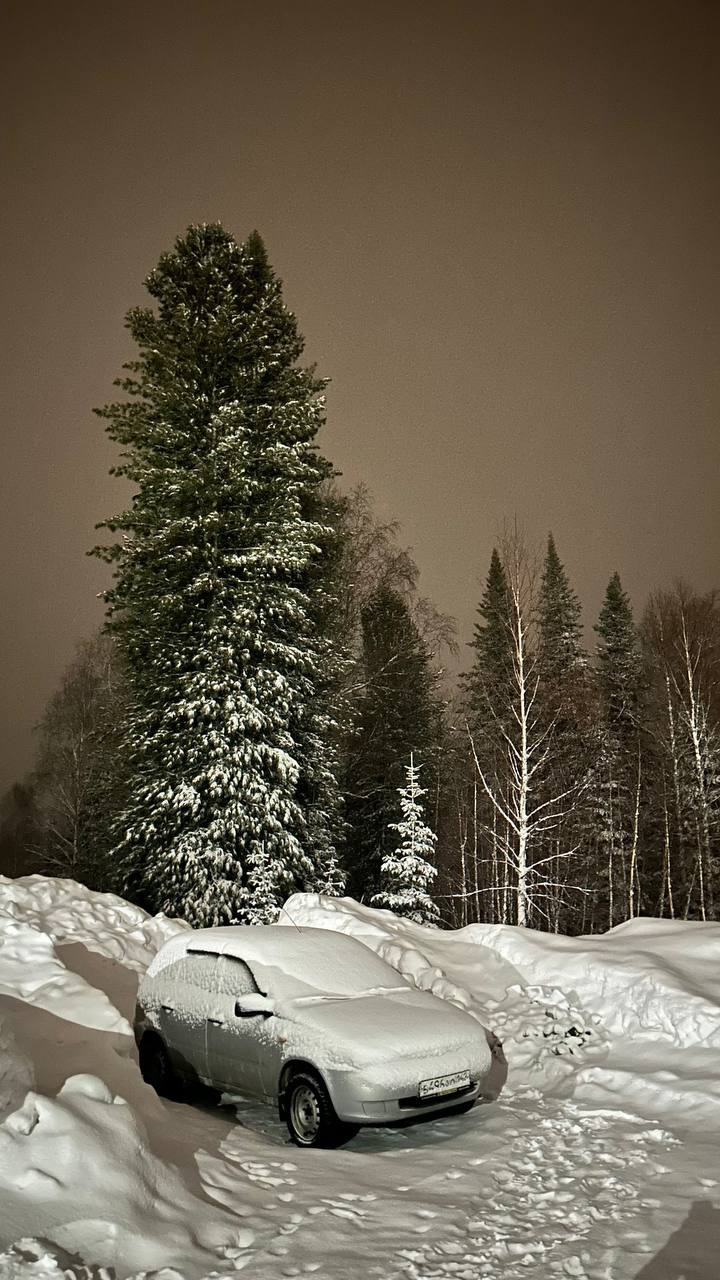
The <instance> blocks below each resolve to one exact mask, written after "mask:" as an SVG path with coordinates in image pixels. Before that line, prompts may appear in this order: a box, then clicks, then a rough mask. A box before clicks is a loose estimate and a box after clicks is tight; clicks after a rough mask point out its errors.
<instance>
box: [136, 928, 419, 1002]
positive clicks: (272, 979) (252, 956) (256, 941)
mask: <svg viewBox="0 0 720 1280" xmlns="http://www.w3.org/2000/svg"><path fill="white" fill-rule="evenodd" d="M192 951H205V952H207V951H209V952H212V953H215V954H217V955H227V956H234V957H235V958H236V959H240V960H244V961H245V962H246V964H248V965H249V966H250V968H251V969H252V971H253V974H254V976H255V979H256V981H257V982H258V984H259V985H260V986H261V987H262V988H263V990H266V991H268V992H269V993H271V994H273V995H277V996H286V997H291V996H300V995H307V994H310V993H312V992H327V993H332V994H337V995H358V994H360V993H362V992H367V991H378V990H389V989H392V988H395V989H397V988H398V987H401V986H407V982H406V980H405V979H404V978H402V977H401V975H400V974H399V973H397V972H396V971H395V970H394V969H392V968H391V967H390V965H388V964H387V963H386V962H385V961H384V960H381V959H380V957H379V956H377V955H375V953H374V952H373V951H371V950H370V948H369V947H366V946H365V945H364V944H363V943H362V942H358V941H357V940H356V939H355V938H350V937H348V936H347V935H346V934H342V933H338V932H336V931H335V930H332V929H316V928H305V927H303V928H302V929H300V928H295V929H290V928H287V927H285V926H282V925H272V924H270V925H227V926H225V927H222V928H215V929H194V930H192V932H188V933H181V934H177V935H176V936H175V937H174V938H171V939H170V940H169V941H168V942H167V943H166V944H165V946H164V947H162V948H161V950H160V951H159V952H158V954H157V955H156V957H155V959H154V960H153V961H152V963H151V965H150V967H149V969H148V976H149V977H153V976H154V975H155V974H157V973H160V972H161V971H162V970H163V969H165V968H166V967H167V966H168V965H169V964H172V963H173V962H174V961H175V960H177V959H179V958H180V957H181V956H184V955H186V954H187V953H188V952H192Z"/></svg>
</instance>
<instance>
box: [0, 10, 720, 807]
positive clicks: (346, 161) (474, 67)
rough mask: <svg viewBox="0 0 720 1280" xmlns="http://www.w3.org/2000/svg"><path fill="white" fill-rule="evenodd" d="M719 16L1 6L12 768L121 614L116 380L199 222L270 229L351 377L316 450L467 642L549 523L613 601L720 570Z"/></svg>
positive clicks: (314, 326)
mask: <svg viewBox="0 0 720 1280" xmlns="http://www.w3.org/2000/svg"><path fill="white" fill-rule="evenodd" d="M719 37H720V8H719V6H718V4H717V3H714V2H708V0H681V2H678V3H671V2H668V0H651V2H648V3H645V2H642V3H633V0H622V2H620V3H618V2H616V0H603V3H592V2H591V0H546V2H545V3H540V2H539V0H538V2H537V3H531V2H529V0H504V2H503V3H497V2H496V0H474V2H473V3H453V2H452V0H451V2H450V3H445V4H442V5H440V4H438V3H433V4H426V3H422V2H420V0H415V2H414V3H410V2H406V0H402V2H401V3H395V4H387V3H383V4H378V3H372V4H365V5H364V6H362V7H361V6H358V5H354V6H350V5H343V4H341V3H340V4H339V3H337V0H334V2H333V3H325V2H324V0H323V2H321V3H315V2H314V0H307V3H304V4H297V3H288V2H285V0H280V2H279V3H275V4H273V5H266V6H263V5H258V4H257V3H252V4H250V3H245V0H214V2H213V0H204V2H203V3H200V2H198V3H195V4H189V3H184V0H172V2H167V0H161V2H151V0H143V3H137V2H136V0H125V2H124V3H122V4H119V3H115V2H114V0H103V3H98V2H97V0H92V2H90V3H77V2H76V0H66V2H65V3H62V4H61V3H57V2H55V0H53V2H52V3H40V4H38V3H33V0H26V2H25V3H22V4H17V3H10V4H9V5H8V4H6V5H5V6H4V18H3V29H2V49H3V61H4V66H3V70H2V79H1V82H0V94H1V95H2V120H3V130H2V133H3V152H4V155H3V177H4V181H3V188H4V196H3V226H2V239H1V241H0V244H1V250H0V251H1V252H2V257H3V262H2V281H3V294H4V303H5V305H4V308H3V320H2V325H3V330H2V354H3V358H4V364H5V371H4V375H3V402H2V403H3V417H2V432H3V453H2V459H3V466H2V481H3V497H2V521H3V529H2V531H1V532H0V565H1V569H0V573H1V576H2V621H1V623H0V627H1V630H2V654H1V655H0V671H1V672H2V685H3V689H2V702H1V704H0V719H1V721H2V726H3V733H2V738H1V739H0V790H2V789H3V788H4V787H5V786H7V785H8V784H9V783H11V782H12V781H13V780H15V779H16V778H19V777H21V776H22V774H23V773H24V772H25V771H26V770H27V769H28V767H29V766H30V763H31V759H32V738H31V726H32V724H33V722H34V721H36V720H37V718H38V717H39V715H40V714H41V712H42V709H43V706H44V704H45V701H46V699H47V697H48V696H49V694H50V693H51V692H52V691H53V689H54V688H55V687H56V686H57V682H58V678H59V676H60V673H61V671H62V669H63V667H64V666H65V665H66V663H67V662H68V660H69V659H70V657H71V655H72V652H73V649H74V646H75V643H76V642H77V640H78V639H80V638H81V637H83V636H86V635H88V634H89V633H90V632H91V631H92V630H93V629H94V628H95V627H96V626H97V625H98V623H99V622H100V618H101V606H100V605H99V603H98V601H97V600H96V598H95V597H96V593H97V592H98V591H99V590H100V588H101V587H102V585H103V582H104V574H105V570H104V568H103V566H101V565H99V564H98V563H96V562H94V561H91V560H89V559H87V558H86V557H85V556H84V552H85V550H86V549H87V548H88V547H89V546H90V545H91V544H92V542H93V541H94V537H95V535H94V532H93V525H94V523H95V522H96V521H97V520H99V519H101V518H102V517H103V516H106V515H108V514H111V513H112V512H113V511H114V510H116V509H118V508H119V506H120V505H121V503H122V502H123V499H124V493H123V491H122V488H121V485H120V483H119V482H118V481H117V480H113V479H111V478H110V477H109V476H108V474H107V472H108V468H109V467H110V466H111V464H112V462H113V453H112V450H111V448H110V446H109V444H108V443H107V442H106V440H105V438H104V436H103V432H102V428H101V424H100V423H99V422H98V420H97V419H95V418H94V417H93V416H92V414H91V407H92V406H93V405H97V404H101V403H103V401H104V400H106V399H108V398H110V396H111V395H112V386H111V384H112V379H113V378H114V377H115V376H117V374H118V373H119V371H120V364H121V362H122V360H123V359H126V358H127V356H128V354H129V347H128V345H127V339H126V334H125V331H124V329H123V323H122V321H123V315H124V313H125V311H126V310H127V309H128V307H130V306H131V305H133V304H134V303H136V302H139V301H142V300H143V294H144V291H143V289H142V287H141V282H142V280H143V278H144V276H145V274H146V273H147V271H148V270H149V269H150V268H151V267H152V266H153V264H154V263H155V261H156V260H157V257H158V255H159V254H160V253H161V251H162V250H163V249H165V248H168V247H169V246H170V245H171V244H172V242H173V240H174V238H175V236H176V235H177V234H178V233H180V232H182V231H183V230H184V229H185V227H186V226H187V224H188V223H189V222H193V221H213V220H215V219H220V220H221V221H222V222H224V223H225V225H226V226H227V227H228V228H229V230H231V231H232V232H233V233H234V234H235V235H237V236H238V237H244V236H245V235H246V234H247V233H248V232H249V231H250V230H251V229H252V228H253V227H257V228H258V230H259V231H260V232H261V234H262V235H263V237H264V238H265V241H266V244H267V246H268V250H269V253H270V258H271V260H272V262H273V264H274V266H275V268H276V270H277V271H278V273H279V274H280V276H281V277H282V278H283V280H284V282H285V292H286V298H287V300H288V302H289V304H290V305H291V306H292V307H293V309H294V310H295V311H296V313H297V315H298V318H299V321H300V327H301V329H302V331H303V332H304V333H305V335H306V337H307V352H308V356H309V357H310V358H311V359H313V360H316V361H317V362H318V365H319V369H320V372H322V373H323V374H325V375H327V376H329V377H330V378H332V387H331V389H330V394H329V424H328V428H327V430H326V432H325V434H324V439H323V440H322V446H323V448H324V451H325V453H326V454H327V455H328V456H329V457H330V458H331V459H332V460H333V461H334V462H335V464H336V465H337V466H338V467H339V468H340V469H341V470H342V471H343V472H344V475H345V478H346V482H347V483H355V482H356V481H357V480H360V479H363V480H365V481H367V483H368V484H369V486H370V488H371V489H372V490H373V492H374V494H375V496H376V499H377V505H378V509H379V510H380V512H381V513H382V514H384V515H395V516H397V517H398V518H399V519H400V520H401V522H402V525H403V530H404V536H405V539H406V541H407V542H408V543H410V544H412V545H413V546H414V548H415V552H416V556H417V559H418V562H419V564H420V566H421V569H422V588H423V590H424V591H425V592H426V593H428V594H429V595H431V596H432V597H433V598H434V600H435V602H436V604H437V605H438V606H439V607H440V608H442V609H443V610H446V611H448V612H450V613H453V614H454V615H456V617H457V619H458V622H459V627H460V638H461V640H466V639H468V638H469V634H470V628H471V625H472V618H473V614H474V610H475V607H476V604H477V600H478V596H479V590H480V588H479V585H478V579H479V577H480V576H484V574H485V572H486V569H487V563H488V560H489V556H490V551H491V549H492V543H493V537H494V534H495V531H496V530H497V528H498V526H499V525H500V524H501V523H502V521H503V519H504V518H505V517H506V516H510V517H512V515H513V514H514V513H517V515H518V517H519V518H520V519H521V520H522V521H523V522H524V524H525V526H526V529H527V532H528V534H529V536H530V537H531V538H532V539H537V540H540V539H544V537H545V535H546V532H547V530H548V529H549V528H552V529H553V531H554V533H555V536H556V540H557V543H558V549H559V552H560V555H561V557H562V559H563V560H564V561H565V563H566V566H567V568H568V570H569V572H570V574H571V577H572V580H573V583H574V585H575V586H576V588H577V590H578V591H579V593H580V595H581V597H582V599H583V602H584V604H585V607H586V615H587V621H588V623H589V624H592V622H593V621H594V619H595V616H596V614H597V610H598V608H599V604H600V600H601V597H602V594H603V592H604V589H605V586H606V583H607V580H608V578H609V576H610V574H611V572H612V571H613V570H614V569H615V568H617V569H619V571H620V573H621V575H622V577H623V580H624V582H625V585H626V587H627V588H628V590H629V591H630V593H631V595H632V597H633V600H634V603H635V607H636V610H637V611H638V612H639V611H640V610H641V608H642V606H643V604H644V601H645V599H646V596H647V593H648V591H649V590H650V589H651V588H653V587H655V586H658V585H662V584H665V583H669V582H671V581H672V579H673V578H674V577H676V576H677V575H679V574H682V575H685V576H687V577H688V578H690V579H691V580H692V581H693V582H694V584H695V585H696V586H697V587H698V588H701V589H703V590H705V589H708V588H710V587H712V586H714V585H716V584H717V585H720V572H719V571H718V552H719V551H720V523H719V522H718V517H717V497H718V488H719V487H720V468H719V467H718V462H719V457H718V453H719V450H718V430H717V425H718V403H719V401H720V377H719V374H718V346H719V341H718V340H719V338H720V333H719V329H720V325H719V323H718V321H719V319H720V316H719V311H720V305H719V302H718V298H719V293H718V283H719V272H718V267H719V253H718V234H717V233H718V225H719V222H720V218H719V215H720V181H719V175H718V160H719V158H720V128H719V122H720V111H719V107H720V66H719V62H720V56H719V55H720V39H719Z"/></svg>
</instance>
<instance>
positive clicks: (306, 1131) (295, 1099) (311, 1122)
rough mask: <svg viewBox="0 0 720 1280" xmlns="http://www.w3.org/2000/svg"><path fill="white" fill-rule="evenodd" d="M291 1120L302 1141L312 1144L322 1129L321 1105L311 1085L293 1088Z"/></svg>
mask: <svg viewBox="0 0 720 1280" xmlns="http://www.w3.org/2000/svg"><path fill="white" fill-rule="evenodd" d="M290 1122H291V1124H292V1127H293V1130H294V1131H295V1133H296V1134H297V1137H298V1138H299V1140H300V1141H301V1142H305V1143H308V1144H310V1143H311V1142H313V1141H314V1139H315V1138H317V1135H318V1133H319V1131H320V1105H319V1103H318V1100H317V1096H316V1094H315V1092H314V1090H313V1089H311V1088H310V1087H309V1085H306V1084H302V1085H299V1086H298V1088H297V1089H293V1092H292V1097H291V1099H290Z"/></svg>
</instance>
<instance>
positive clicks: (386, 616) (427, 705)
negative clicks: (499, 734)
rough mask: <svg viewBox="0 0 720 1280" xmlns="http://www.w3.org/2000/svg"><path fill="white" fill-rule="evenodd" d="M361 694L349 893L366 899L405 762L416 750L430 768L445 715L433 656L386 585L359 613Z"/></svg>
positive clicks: (351, 789) (353, 744) (349, 770)
mask: <svg viewBox="0 0 720 1280" xmlns="http://www.w3.org/2000/svg"><path fill="white" fill-rule="evenodd" d="M359 674H360V676H361V679H362V686H363V687H362V693H361V696H360V698H359V700H358V704H357V706H356V708H355V724H354V732H353V733H352V735H351V738H350V742H349V744H348V749H347V760H346V772H345V779H344V784H345V785H344V791H345V813H346V817H347V821H348V832H347V838H346V845H345V859H346V868H347V875H348V891H349V892H350V893H351V894H352V896H353V897H355V898H358V899H361V898H364V899H365V901H367V900H368V899H369V898H370V897H371V896H372V895H373V894H374V893H377V892H378V890H379V888H380V866H381V863H382V859H383V856H384V854H385V853H386V852H387V843H388V830H389V825H390V823H391V821H392V819H393V817H394V815H395V813H396V812H397V792H398V789H399V788H400V786H401V785H402V780H403V768H402V764H401V761H402V760H407V758H408V756H409V754H410V751H411V750H412V749H413V747H415V751H416V757H417V758H418V761H419V763H422V764H423V765H425V766H426V767H428V768H431V767H432V765H433V763H434V755H435V752H436V744H437V742H438V737H439V734H440V711H439V704H438V700H437V698H436V696H435V676H434V673H433V670H432V667H431V661H430V654H429V652H428V649H427V647H426V645H425V644H424V642H423V640H422V637H421V635H420V633H419V631H418V628H417V626H416V624H415V622H414V620H413V618H412V615H411V612H410V608H409V606H408V603H407V601H406V600H405V599H404V597H403V596H402V595H401V594H400V593H399V592H398V591H394V590H393V589H392V588H390V587H388V586H386V585H384V584H382V585H380V586H379V587H378V588H377V590H376V591H374V592H373V593H372V595H371V596H370V598H369V600H368V601H367V603H366V605H365V607H364V608H363V610H362V664H361V669H360V672H359Z"/></svg>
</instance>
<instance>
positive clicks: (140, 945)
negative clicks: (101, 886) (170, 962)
mask: <svg viewBox="0 0 720 1280" xmlns="http://www.w3.org/2000/svg"><path fill="white" fill-rule="evenodd" d="M13 919H15V920H20V921H22V922H23V924H25V925H30V926H32V928H34V929H36V930H38V932H40V933H44V934H47V936H48V937H49V938H51V939H52V941H53V943H56V944H62V943H78V942H80V943H83V945H84V946H86V947H87V948H88V949H89V950H90V951H95V952H97V953H98V954H100V955H103V956H107V958H108V959H109V960H115V961H117V962H118V963H121V964H123V965H124V966H125V967H126V968H129V969H134V970H135V971H136V972H137V973H144V972H145V970H146V969H147V967H148V965H149V963H150V961H151V959H152V957H153V956H154V955H155V952H156V951H157V950H158V949H159V948H160V947H161V946H162V944H163V943H164V942H166V941H167V939H168V938H170V937H172V935H173V934H175V933H179V932H180V931H181V930H185V929H188V928H189V927H190V926H189V925H187V924H185V922H184V920H171V919H169V917H167V916H164V915H162V913H161V914H160V915H157V916H150V915H148V913H147V912H146V911H143V910H142V908H141V907H135V906H133V905H132V903H130V902H126V901H125V900H124V898H119V897H118V896H117V895H116V894H114V893H94V892H93V890H92V889H86V888H85V886H84V885H81V884H77V883H76V881H75V880H56V879H53V878H52V877H50V876H22V877H21V878H19V879H17V880H10V879H8V877H7V876H0V925H1V926H2V931H3V934H4V933H5V928H6V925H7V924H8V923H9V921H10V920H13Z"/></svg>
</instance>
